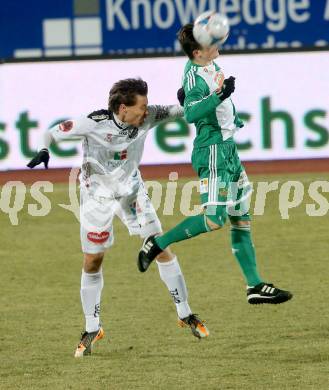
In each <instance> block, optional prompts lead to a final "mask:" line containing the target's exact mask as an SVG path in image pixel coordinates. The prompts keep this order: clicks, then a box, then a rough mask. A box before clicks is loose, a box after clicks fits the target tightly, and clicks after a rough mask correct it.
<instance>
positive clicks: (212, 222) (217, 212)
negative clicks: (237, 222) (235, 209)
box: [205, 206, 227, 230]
mask: <svg viewBox="0 0 329 390" xmlns="http://www.w3.org/2000/svg"><path fill="white" fill-rule="evenodd" d="M205 216H206V222H207V225H208V227H209V229H210V230H217V229H220V228H222V227H223V226H224V225H225V222H226V219H227V214H226V211H225V209H224V208H223V207H219V206H215V207H212V206H207V208H206V210H205Z"/></svg>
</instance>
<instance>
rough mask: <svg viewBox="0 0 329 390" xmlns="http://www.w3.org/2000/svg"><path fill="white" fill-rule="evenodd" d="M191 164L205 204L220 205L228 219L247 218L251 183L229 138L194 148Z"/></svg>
mask: <svg viewBox="0 0 329 390" xmlns="http://www.w3.org/2000/svg"><path fill="white" fill-rule="evenodd" d="M192 166H193V169H194V170H195V172H196V173H197V175H198V176H199V179H200V188H199V190H200V195H201V202H202V205H203V206H204V207H209V206H216V207H217V208H218V207H220V208H222V214H224V213H225V212H226V213H227V214H228V215H229V217H230V219H231V220H236V219H239V220H249V219H250V216H249V213H248V210H249V205H250V195H251V191H252V188H251V184H250V182H249V180H248V177H247V174H246V172H245V169H244V167H243V165H242V163H241V161H240V159H239V156H238V152H237V147H236V144H235V142H234V141H233V139H232V138H230V139H228V140H227V141H225V142H223V143H221V144H214V145H209V146H205V147H202V148H194V150H193V153H192Z"/></svg>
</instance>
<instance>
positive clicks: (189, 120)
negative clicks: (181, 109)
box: [185, 112, 197, 123]
mask: <svg viewBox="0 0 329 390" xmlns="http://www.w3.org/2000/svg"><path fill="white" fill-rule="evenodd" d="M185 119H186V122H187V123H194V122H196V121H197V118H196V116H195V115H193V113H191V112H186V113H185Z"/></svg>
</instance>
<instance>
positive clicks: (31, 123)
mask: <svg viewBox="0 0 329 390" xmlns="http://www.w3.org/2000/svg"><path fill="white" fill-rule="evenodd" d="M185 62H186V59H185V58H184V57H179V58H153V59H127V60H94V61H71V62H70V61H69V62H66V61H65V62H40V63H14V64H4V65H1V66H0V102H1V103H0V170H7V169H22V168H25V167H26V164H27V162H28V161H29V160H30V158H31V156H32V155H33V154H34V153H35V150H36V147H37V142H38V141H37V140H38V136H39V134H40V133H41V131H42V129H46V128H49V127H50V126H51V125H53V124H54V122H56V121H57V122H58V121H60V120H64V119H67V118H74V117H77V116H80V115H82V114H86V115H88V114H89V113H90V112H92V111H94V110H97V109H102V108H106V107H107V99H108V93H109V90H110V88H111V86H112V84H113V83H114V82H116V81H118V80H120V79H123V78H129V77H141V78H143V79H144V80H146V81H147V82H148V84H149V103H150V104H175V103H176V91H177V89H178V88H179V87H180V85H181V79H182V73H183V69H184V65H185ZM217 63H218V64H219V65H220V66H221V67H222V68H223V71H224V74H225V77H229V76H231V75H233V76H235V77H236V89H235V92H234V95H232V99H233V101H234V103H235V106H236V108H237V111H238V112H239V113H240V114H241V117H242V119H243V120H244V122H245V127H243V128H242V129H241V130H240V131H239V132H238V133H237V134H236V136H235V139H236V142H237V144H238V147H239V150H240V156H241V159H242V160H244V161H246V160H277V159H300V158H320V157H329V115H328V110H329V76H328V70H329V55H328V53H326V52H313V53H311V52H305V53H280V54H253V55H231V56H222V57H219V58H218V60H217ZM194 133H195V129H194V126H193V125H187V124H186V122H185V121H184V120H180V121H174V122H168V123H166V124H164V125H160V126H158V127H157V128H155V129H154V130H152V131H151V132H150V134H149V136H148V138H147V140H146V144H145V152H144V157H143V164H168V163H170V164H173V163H187V162H189V161H190V155H191V151H192V145H193V138H194ZM80 162H81V147H80V143H79V142H76V141H74V142H73V141H72V142H65V143H62V144H58V145H53V147H52V151H51V161H50V167H52V168H55V167H71V166H79V165H80Z"/></svg>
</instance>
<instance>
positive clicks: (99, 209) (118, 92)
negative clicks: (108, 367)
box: [28, 79, 209, 357]
mask: <svg viewBox="0 0 329 390" xmlns="http://www.w3.org/2000/svg"><path fill="white" fill-rule="evenodd" d="M147 93H148V86H147V83H146V82H145V81H143V80H141V79H126V80H121V81H118V82H117V83H115V84H114V85H113V87H112V88H111V90H110V96H109V103H108V109H104V110H99V111H95V112H93V113H91V114H90V115H88V116H85V117H81V118H78V119H74V120H68V121H65V122H62V123H60V124H59V125H56V126H54V127H52V128H51V129H50V130H47V131H45V132H44V133H43V135H42V137H41V142H40V145H39V152H38V154H37V155H36V156H35V157H34V158H33V159H32V160H31V161H30V163H29V164H28V167H30V168H34V167H35V166H36V165H38V164H40V163H42V162H43V163H44V164H45V167H46V168H48V161H49V152H48V148H49V145H50V143H51V142H52V141H53V140H55V141H62V140H66V139H69V138H77V137H79V138H81V139H82V140H83V164H82V168H81V174H80V187H81V189H80V225H81V229H80V237H81V245H82V251H83V253H84V261H83V270H82V275H81V290H80V293H81V294H80V295H81V303H82V308H83V312H84V315H85V320H86V329H85V332H84V333H83V334H82V337H81V340H80V343H79V345H78V347H77V349H76V351H75V357H82V356H85V355H89V354H91V347H92V345H93V344H94V343H95V342H96V341H97V340H99V339H101V338H103V337H104V330H103V328H102V326H101V325H100V301H101V291H102V288H103V284H104V282H103V275H102V262H103V258H104V253H105V250H106V249H107V248H109V247H110V246H111V245H112V244H113V239H114V236H113V225H112V221H113V218H114V216H115V215H117V216H118V217H119V218H120V219H121V221H122V222H123V223H124V224H125V225H126V227H127V228H128V230H129V233H130V234H139V235H140V237H141V238H144V239H145V238H147V237H149V236H150V235H158V234H161V233H162V229H161V224H160V221H159V219H158V217H157V214H156V212H155V210H154V208H153V206H152V204H151V202H150V199H149V197H148V195H147V192H146V190H145V187H144V183H143V180H142V178H141V174H140V172H139V169H138V166H139V164H140V161H141V158H142V154H143V149H144V142H145V138H146V136H147V133H148V131H149V130H150V129H152V128H153V127H154V126H155V125H157V123H159V122H160V121H162V120H164V119H168V118H171V117H178V116H183V109H182V108H181V107H180V106H178V105H172V106H159V105H155V106H152V105H148V100H147ZM157 264H158V269H159V274H160V278H161V279H162V280H163V282H164V283H165V284H166V286H167V288H168V290H169V292H170V294H171V296H172V297H173V300H174V302H175V305H176V310H177V315H178V319H179V325H180V326H189V327H190V328H191V331H192V333H193V335H194V336H196V337H198V338H202V337H206V336H208V334H209V332H208V329H207V328H206V326H205V325H204V324H203V323H202V321H201V320H200V319H199V318H198V317H197V316H196V315H195V314H193V313H192V311H191V309H190V307H189V304H188V301H187V298H188V294H187V288H186V284H185V280H184V276H183V274H182V271H181V269H180V266H179V263H178V260H177V257H176V256H175V255H174V254H173V253H172V252H171V251H170V249H169V248H166V250H164V251H163V252H162V253H160V254H159V255H158V257H157ZM140 271H142V272H143V270H141V269H140Z"/></svg>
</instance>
